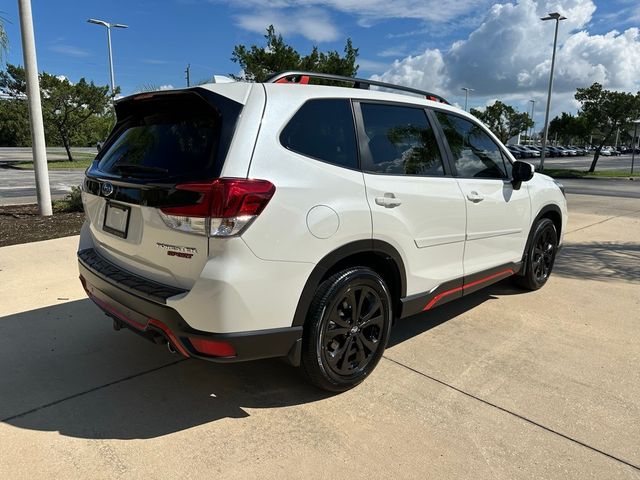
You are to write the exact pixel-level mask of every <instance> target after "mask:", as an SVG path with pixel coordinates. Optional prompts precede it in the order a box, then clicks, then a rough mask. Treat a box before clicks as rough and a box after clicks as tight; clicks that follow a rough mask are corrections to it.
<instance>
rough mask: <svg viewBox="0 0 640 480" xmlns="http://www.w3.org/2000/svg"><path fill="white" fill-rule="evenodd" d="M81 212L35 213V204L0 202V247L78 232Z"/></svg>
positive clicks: (36, 210)
mask: <svg viewBox="0 0 640 480" xmlns="http://www.w3.org/2000/svg"><path fill="white" fill-rule="evenodd" d="M83 222H84V212H73V213H54V214H53V215H52V216H51V217H41V216H39V215H38V207H37V205H8V206H0V247H6V246H7V245H16V244H18V243H28V242H39V241H40V240H49V239H51V238H59V237H68V236H70V235H78V234H79V233H80V227H82V223H83Z"/></svg>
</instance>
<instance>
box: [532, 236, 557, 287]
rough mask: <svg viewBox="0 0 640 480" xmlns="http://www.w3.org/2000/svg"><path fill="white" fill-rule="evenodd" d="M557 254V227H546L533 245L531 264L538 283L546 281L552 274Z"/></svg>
mask: <svg viewBox="0 0 640 480" xmlns="http://www.w3.org/2000/svg"><path fill="white" fill-rule="evenodd" d="M555 255H556V232H555V228H545V229H544V230H543V231H542V232H541V234H540V235H539V236H538V238H537V241H536V243H535V245H534V246H533V255H532V259H531V260H532V261H531V266H532V268H533V274H534V275H535V277H536V281H537V282H538V283H544V282H546V281H547V279H548V278H549V275H551V269H552V268H553V261H554V259H555Z"/></svg>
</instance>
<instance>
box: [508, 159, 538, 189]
mask: <svg viewBox="0 0 640 480" xmlns="http://www.w3.org/2000/svg"><path fill="white" fill-rule="evenodd" d="M533 172H534V168H533V165H531V164H530V163H527V162H520V161H515V162H513V168H512V169H511V176H512V179H511V183H512V184H513V188H514V189H516V190H518V189H519V188H520V185H521V184H522V182H528V181H529V180H531V179H532V178H533Z"/></svg>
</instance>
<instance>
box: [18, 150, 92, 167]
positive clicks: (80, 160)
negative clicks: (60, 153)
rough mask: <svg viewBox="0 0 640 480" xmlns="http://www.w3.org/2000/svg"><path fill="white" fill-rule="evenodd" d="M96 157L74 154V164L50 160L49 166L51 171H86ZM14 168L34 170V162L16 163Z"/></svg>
mask: <svg viewBox="0 0 640 480" xmlns="http://www.w3.org/2000/svg"><path fill="white" fill-rule="evenodd" d="M95 157H96V156H95V155H94V154H92V153H74V154H73V159H74V160H73V162H70V161H69V160H49V161H48V162H47V165H48V166H49V169H50V170H55V169H58V168H77V169H80V170H85V169H86V168H87V167H88V166H89V165H91V162H93V159H94V158H95ZM12 166H13V167H14V168H19V169H21V170H33V162H16V163H14V164H13V165H12Z"/></svg>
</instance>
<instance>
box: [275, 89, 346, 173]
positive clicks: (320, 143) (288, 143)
mask: <svg viewBox="0 0 640 480" xmlns="http://www.w3.org/2000/svg"><path fill="white" fill-rule="evenodd" d="M280 142H281V143H282V145H283V146H285V147H286V148H288V149H290V150H293V151H294V152H297V153H300V154H302V155H306V156H308V157H313V158H317V159H319V160H323V161H325V162H329V163H332V164H334V165H338V166H341V167H349V168H358V156H357V153H356V132H355V128H354V126H353V114H352V113H351V103H350V102H349V100H347V99H318V100H309V101H308V102H307V103H305V104H304V105H303V106H302V107H301V108H300V110H298V112H297V113H296V114H295V115H294V116H293V118H292V119H291V121H290V122H289V123H288V124H287V126H286V127H285V128H284V130H283V131H282V134H281V135H280Z"/></svg>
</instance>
